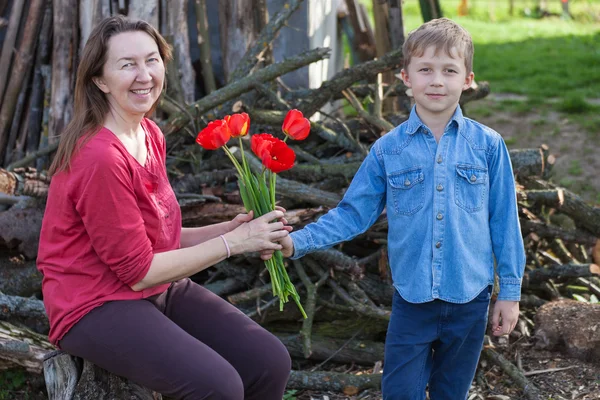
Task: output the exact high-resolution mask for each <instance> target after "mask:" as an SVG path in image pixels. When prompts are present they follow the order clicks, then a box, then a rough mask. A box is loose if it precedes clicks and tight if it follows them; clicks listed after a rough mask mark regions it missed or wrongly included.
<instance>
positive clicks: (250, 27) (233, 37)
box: [219, 0, 259, 82]
mask: <svg viewBox="0 0 600 400" xmlns="http://www.w3.org/2000/svg"><path fill="white" fill-rule="evenodd" d="M256 9H257V1H256V0H230V1H222V2H219V31H220V34H221V54H222V58H223V70H224V72H225V77H226V81H227V82H234V81H235V79H232V78H233V77H230V75H232V72H233V71H234V70H235V68H236V66H237V65H238V64H239V62H240V60H241V59H242V58H243V57H244V54H245V53H246V51H247V49H248V48H249V46H250V44H251V43H255V42H256V38H257V36H258V33H259V28H258V26H257V24H256V22H257V21H256V18H255V11H256ZM238 78H239V77H238Z"/></svg>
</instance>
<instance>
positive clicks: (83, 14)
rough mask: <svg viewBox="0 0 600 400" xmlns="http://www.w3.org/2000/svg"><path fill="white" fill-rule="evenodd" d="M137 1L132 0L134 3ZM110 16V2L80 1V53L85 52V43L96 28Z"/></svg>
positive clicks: (107, 0) (104, 0)
mask: <svg viewBox="0 0 600 400" xmlns="http://www.w3.org/2000/svg"><path fill="white" fill-rule="evenodd" d="M133 1H135V0H130V2H133ZM109 16H110V0H79V29H80V32H81V40H80V42H79V44H80V46H79V52H80V53H81V52H82V51H83V48H84V46H85V43H86V42H87V40H88V37H89V36H90V33H92V30H93V29H94V27H95V26H96V25H97V24H98V22H100V21H101V20H102V19H104V18H106V17H109Z"/></svg>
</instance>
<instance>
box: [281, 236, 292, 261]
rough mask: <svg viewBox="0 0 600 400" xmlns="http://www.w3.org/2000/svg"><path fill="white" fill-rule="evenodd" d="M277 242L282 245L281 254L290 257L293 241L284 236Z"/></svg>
mask: <svg viewBox="0 0 600 400" xmlns="http://www.w3.org/2000/svg"><path fill="white" fill-rule="evenodd" d="M279 243H280V244H281V245H282V246H283V248H282V249H281V254H283V256H284V257H291V256H292V255H293V254H294V241H293V240H292V238H291V237H289V236H286V237H284V238H283V240H280V241H279Z"/></svg>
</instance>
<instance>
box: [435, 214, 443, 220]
mask: <svg viewBox="0 0 600 400" xmlns="http://www.w3.org/2000/svg"><path fill="white" fill-rule="evenodd" d="M436 218H437V219H438V220H440V221H441V220H442V219H444V216H443V215H442V213H439V214H438V215H437V217H436Z"/></svg>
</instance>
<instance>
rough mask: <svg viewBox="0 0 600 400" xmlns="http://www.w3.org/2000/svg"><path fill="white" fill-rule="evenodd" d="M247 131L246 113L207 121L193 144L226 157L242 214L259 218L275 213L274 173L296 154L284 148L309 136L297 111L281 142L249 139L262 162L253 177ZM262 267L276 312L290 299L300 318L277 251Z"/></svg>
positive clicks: (258, 137)
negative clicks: (233, 145) (234, 147)
mask: <svg viewBox="0 0 600 400" xmlns="http://www.w3.org/2000/svg"><path fill="white" fill-rule="evenodd" d="M249 130H250V117H249V116H248V114H246V113H241V114H233V115H228V116H226V117H225V118H224V119H222V120H217V121H211V122H210V123H209V124H208V126H207V127H206V128H204V129H203V130H202V131H200V133H198V137H197V138H196V142H197V143H198V144H199V145H200V146H202V147H204V148H205V149H207V150H217V149H219V148H223V150H224V151H225V154H226V155H227V156H228V157H229V159H230V160H231V162H232V163H233V165H234V166H235V168H236V170H237V173H238V186H239V188H240V196H241V197H242V201H243V202H244V206H245V207H246V211H248V212H249V211H250V210H252V211H254V216H255V217H260V216H261V215H264V214H266V213H268V212H270V211H273V210H274V209H275V184H276V179H277V173H279V172H281V171H285V170H288V169H290V168H292V167H293V166H294V161H295V160H296V154H295V153H294V151H293V150H292V149H291V148H290V147H289V146H288V145H287V143H286V141H287V139H288V138H292V139H294V140H304V139H306V137H307V136H308V134H309V132H310V121H309V120H308V119H306V118H304V116H303V115H302V112H300V111H298V110H291V111H289V112H288V113H287V115H286V117H285V120H284V121H283V126H282V131H283V133H284V134H285V138H284V139H283V140H280V139H278V138H276V137H274V136H273V135H270V134H268V133H260V134H255V135H252V137H251V139H250V145H251V146H250V147H251V149H252V152H253V153H254V154H256V156H257V157H258V158H259V159H260V160H261V161H262V165H263V168H262V171H261V173H260V174H255V173H252V171H250V168H249V166H248V162H247V160H246V156H245V155H244V147H243V145H242V137H244V136H246V135H247V134H248V131H249ZM231 138H238V140H239V147H240V152H241V159H242V161H241V163H240V162H239V161H238V160H237V159H236V158H235V156H234V155H233V153H232V152H231V150H230V149H229V147H227V142H228V141H229V139H231ZM265 265H266V267H267V270H268V271H269V274H270V276H271V285H272V288H273V296H277V297H279V309H280V310H283V305H284V303H286V302H287V301H288V299H289V297H290V296H291V297H292V299H294V301H295V302H296V304H297V305H298V308H299V309H300V311H301V312H302V315H303V316H304V318H306V314H305V313H304V309H303V308H302V304H300V296H299V295H298V292H297V291H296V288H295V287H294V285H293V284H292V282H291V281H290V278H289V276H288V274H287V271H286V269H285V265H284V263H283V256H282V254H281V252H280V251H276V252H275V253H274V254H273V257H271V258H270V259H269V260H266V261H265Z"/></svg>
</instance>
